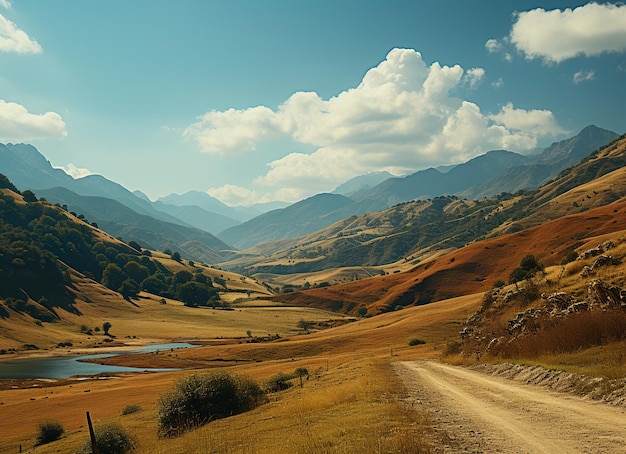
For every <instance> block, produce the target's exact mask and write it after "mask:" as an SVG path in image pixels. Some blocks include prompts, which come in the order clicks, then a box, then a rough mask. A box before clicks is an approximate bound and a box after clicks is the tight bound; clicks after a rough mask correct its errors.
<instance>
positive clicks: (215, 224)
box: [154, 201, 241, 235]
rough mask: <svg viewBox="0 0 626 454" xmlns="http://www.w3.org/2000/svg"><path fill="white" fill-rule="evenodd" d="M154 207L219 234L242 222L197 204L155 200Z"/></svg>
mask: <svg viewBox="0 0 626 454" xmlns="http://www.w3.org/2000/svg"><path fill="white" fill-rule="evenodd" d="M154 207H155V208H156V209H157V210H159V211H162V212H164V213H167V214H169V215H172V216H174V217H176V218H177V219H180V220H181V221H183V222H185V223H187V224H189V225H191V226H193V227H196V228H198V229H202V230H204V231H206V232H210V233H212V234H213V235H217V234H218V233H220V232H221V231H223V230H226V229H228V228H230V227H233V226H236V225H239V224H241V222H240V221H237V220H235V219H232V218H230V217H228V216H224V215H221V214H218V213H214V212H211V211H207V210H205V209H204V208H201V207H199V206H197V205H180V206H179V205H170V204H167V203H163V202H160V201H157V202H154Z"/></svg>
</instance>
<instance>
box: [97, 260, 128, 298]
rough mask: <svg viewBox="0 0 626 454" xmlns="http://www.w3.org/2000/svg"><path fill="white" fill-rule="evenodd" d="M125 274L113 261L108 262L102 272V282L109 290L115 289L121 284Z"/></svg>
mask: <svg viewBox="0 0 626 454" xmlns="http://www.w3.org/2000/svg"><path fill="white" fill-rule="evenodd" d="M124 279H126V276H125V275H124V272H123V271H122V269H121V268H120V267H119V266H117V265H116V264H115V263H109V264H108V265H107V267H106V268H105V269H104V271H103V272H102V284H103V285H105V286H106V287H108V288H110V289H111V290H115V291H117V289H119V288H120V287H121V286H122V282H124Z"/></svg>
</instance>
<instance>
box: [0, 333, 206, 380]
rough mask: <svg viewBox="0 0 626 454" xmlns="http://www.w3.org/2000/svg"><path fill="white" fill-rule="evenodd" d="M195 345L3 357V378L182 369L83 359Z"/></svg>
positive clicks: (58, 376)
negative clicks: (51, 355) (66, 354)
mask: <svg viewBox="0 0 626 454" xmlns="http://www.w3.org/2000/svg"><path fill="white" fill-rule="evenodd" d="M192 347H194V345H191V344H187V343H183V342H179V343H172V344H154V345H147V346H145V347H141V348H138V349H137V350H132V351H124V352H116V353H100V354H97V355H84V356H55V357H49V358H23V359H14V360H4V359H2V360H0V380H2V379H24V378H31V379H32V378H54V379H63V378H69V377H72V376H74V375H96V374H101V373H104V372H166V371H173V370H179V369H145V368H138V367H121V366H108V365H104V364H96V363H90V362H84V361H83V360H86V359H98V358H109V357H111V356H118V355H132V354H134V353H150V352H155V351H162V350H172V349H178V348H192Z"/></svg>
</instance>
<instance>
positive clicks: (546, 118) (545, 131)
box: [489, 103, 566, 137]
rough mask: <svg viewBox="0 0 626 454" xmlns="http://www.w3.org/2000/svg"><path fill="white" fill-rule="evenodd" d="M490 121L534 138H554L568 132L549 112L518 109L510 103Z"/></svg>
mask: <svg viewBox="0 0 626 454" xmlns="http://www.w3.org/2000/svg"><path fill="white" fill-rule="evenodd" d="M489 118H490V119H492V120H493V121H495V122H496V123H499V124H501V125H502V126H504V127H505V128H507V129H509V130H511V131H523V132H526V133H530V134H531V135H533V136H538V137H542V136H551V135H552V136H554V135H557V134H562V133H564V132H566V131H565V130H564V129H562V128H561V127H560V126H559V125H558V123H557V122H556V119H555V118H554V115H553V114H552V112H550V111H549V110H523V109H516V108H514V107H513V104H511V103H508V104H507V105H505V106H504V107H502V109H501V110H500V112H498V113H497V114H496V115H490V116H489Z"/></svg>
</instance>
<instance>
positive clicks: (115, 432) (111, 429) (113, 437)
mask: <svg viewBox="0 0 626 454" xmlns="http://www.w3.org/2000/svg"><path fill="white" fill-rule="evenodd" d="M94 434H95V436H96V446H98V451H99V453H100V454H125V453H127V452H131V451H133V450H134V449H135V440H134V439H133V438H132V437H131V436H130V435H129V434H128V433H127V432H126V430H125V429H124V428H123V427H122V426H121V425H120V424H117V423H110V424H105V425H102V426H98V427H96V428H95V429H94ZM92 452H93V451H92V449H91V440H87V441H86V442H85V443H84V444H83V445H82V446H81V447H80V449H79V450H78V451H77V453H76V454H92Z"/></svg>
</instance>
